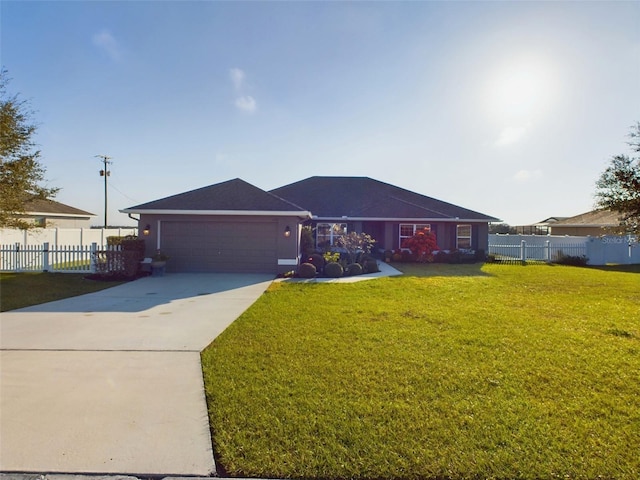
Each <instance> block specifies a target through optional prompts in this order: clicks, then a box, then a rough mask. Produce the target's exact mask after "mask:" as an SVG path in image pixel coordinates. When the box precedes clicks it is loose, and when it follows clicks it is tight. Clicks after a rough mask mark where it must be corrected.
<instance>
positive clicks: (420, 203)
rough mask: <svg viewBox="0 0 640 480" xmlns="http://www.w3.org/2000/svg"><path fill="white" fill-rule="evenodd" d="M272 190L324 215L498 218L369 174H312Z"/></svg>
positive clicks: (390, 217) (333, 216)
mask: <svg viewBox="0 0 640 480" xmlns="http://www.w3.org/2000/svg"><path fill="white" fill-rule="evenodd" d="M271 193H274V194H276V195H278V196H279V197H282V198H286V199H287V200H289V201H291V202H294V203H296V204H298V205H302V206H303V207H304V208H305V209H306V210H309V211H310V212H311V213H312V214H313V215H314V216H317V217H320V218H340V217H343V216H346V217H349V218H363V219H365V218H377V219H394V218H402V219H412V218H415V219H425V218H428V219H452V218H453V219H455V218H459V219H465V220H478V221H497V220H498V219H497V218H494V217H491V216H490V215H485V214H483V213H479V212H474V211H473V210H468V209H466V208H462V207H458V206H457V205H453V204H451V203H447V202H443V201H441V200H437V199H435V198H431V197H427V196H425V195H420V194H419V193H415V192H411V191H409V190H405V189H403V188H400V187H396V186H394V185H390V184H388V183H384V182H381V181H378V180H374V179H372V178H369V177H310V178H307V179H306V180H301V181H299V182H295V183H291V184H289V185H285V186H284V187H280V188H276V189H275V190H271Z"/></svg>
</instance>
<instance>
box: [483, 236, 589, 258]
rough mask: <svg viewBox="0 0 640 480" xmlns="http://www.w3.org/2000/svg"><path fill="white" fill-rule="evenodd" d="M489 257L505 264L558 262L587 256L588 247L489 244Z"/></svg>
mask: <svg viewBox="0 0 640 480" xmlns="http://www.w3.org/2000/svg"><path fill="white" fill-rule="evenodd" d="M489 255H492V256H493V257H494V258H495V259H496V260H500V261H503V262H509V261H511V262H531V261H533V262H536V261H537V262H558V261H562V260H563V259H565V258H566V257H585V258H586V256H587V246H586V245H585V244H583V245H576V244H572V243H552V242H551V241H550V240H547V241H546V242H545V243H544V244H528V243H527V242H526V241H524V240H522V241H521V242H520V244H489Z"/></svg>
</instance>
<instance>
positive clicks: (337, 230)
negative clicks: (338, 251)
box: [316, 223, 347, 249]
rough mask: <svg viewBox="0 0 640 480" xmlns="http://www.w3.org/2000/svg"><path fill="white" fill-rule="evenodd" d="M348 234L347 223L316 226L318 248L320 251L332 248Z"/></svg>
mask: <svg viewBox="0 0 640 480" xmlns="http://www.w3.org/2000/svg"><path fill="white" fill-rule="evenodd" d="M346 233H347V224H346V223H319V224H318V225H316V246H317V247H318V248H319V249H324V248H327V247H332V246H333V245H334V244H335V242H336V240H337V239H338V238H339V237H342V236H344V235H346Z"/></svg>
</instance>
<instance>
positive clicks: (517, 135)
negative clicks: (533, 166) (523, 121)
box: [494, 125, 529, 147]
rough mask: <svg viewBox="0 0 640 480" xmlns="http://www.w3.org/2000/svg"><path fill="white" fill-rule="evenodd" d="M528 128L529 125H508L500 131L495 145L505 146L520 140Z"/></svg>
mask: <svg viewBox="0 0 640 480" xmlns="http://www.w3.org/2000/svg"><path fill="white" fill-rule="evenodd" d="M528 128H529V126H528V125H526V126H521V127H506V128H504V129H503V130H502V131H501V132H500V135H499V136H498V139H497V140H496V141H495V143H494V145H495V146H496V147H505V146H507V145H512V144H514V143H516V142H519V141H520V140H521V139H522V137H524V135H525V133H527V130H528Z"/></svg>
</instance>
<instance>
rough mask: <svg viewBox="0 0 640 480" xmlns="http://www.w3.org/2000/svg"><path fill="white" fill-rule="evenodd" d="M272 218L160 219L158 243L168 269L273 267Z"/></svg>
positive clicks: (268, 269) (271, 270) (267, 269)
mask: <svg viewBox="0 0 640 480" xmlns="http://www.w3.org/2000/svg"><path fill="white" fill-rule="evenodd" d="M276 229H277V225H276V223H275V222H259V221H249V222H223V221H220V222H193V221H185V222H181V221H163V222H162V224H161V227H160V232H161V233H160V245H161V249H162V251H163V252H166V253H167V254H168V255H169V257H170V259H169V261H168V262H167V270H168V271H170V272H246V273H250V272H256V273H257V272H261V273H262V272H265V273H275V272H276V270H277V263H278V260H277V251H276Z"/></svg>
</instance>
